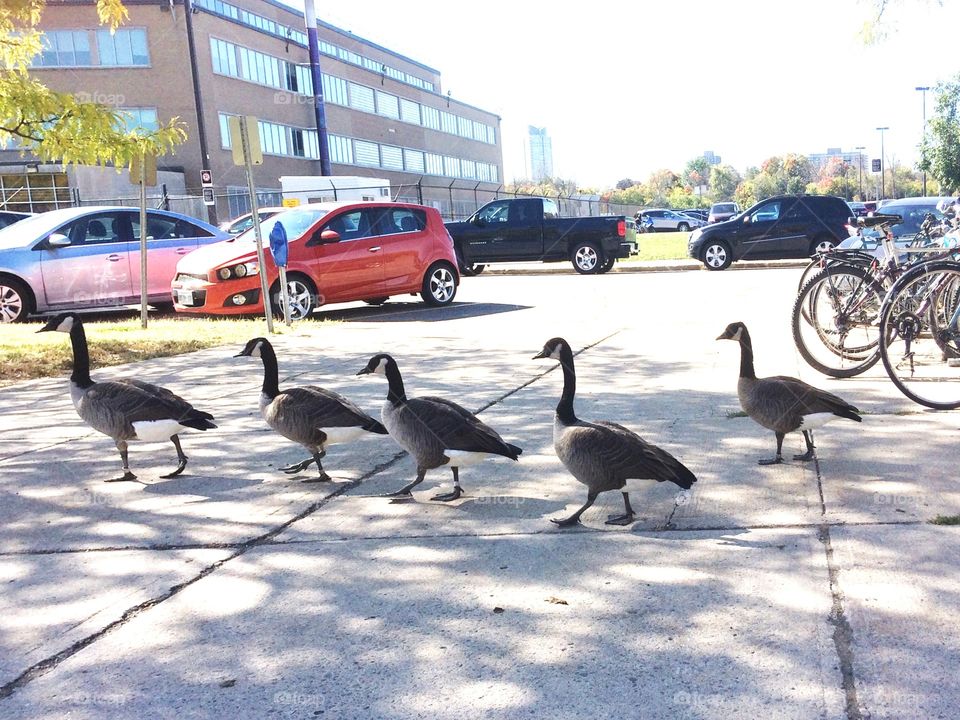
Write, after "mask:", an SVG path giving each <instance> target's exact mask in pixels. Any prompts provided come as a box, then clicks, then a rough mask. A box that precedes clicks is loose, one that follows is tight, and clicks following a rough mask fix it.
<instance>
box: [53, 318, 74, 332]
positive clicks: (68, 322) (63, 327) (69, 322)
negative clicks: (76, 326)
mask: <svg viewBox="0 0 960 720" xmlns="http://www.w3.org/2000/svg"><path fill="white" fill-rule="evenodd" d="M71 330H73V318H72V317H68V318H64V319H63V322H61V323H60V324H59V325H57V332H62V333H68V332H70V331H71Z"/></svg>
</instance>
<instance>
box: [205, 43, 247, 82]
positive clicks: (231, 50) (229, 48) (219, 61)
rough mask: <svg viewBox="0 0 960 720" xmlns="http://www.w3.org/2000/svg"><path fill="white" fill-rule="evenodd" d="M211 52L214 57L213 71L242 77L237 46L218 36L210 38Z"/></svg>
mask: <svg viewBox="0 0 960 720" xmlns="http://www.w3.org/2000/svg"><path fill="white" fill-rule="evenodd" d="M210 54H211V56H212V57H213V71H214V72H215V73H219V74H221V75H229V76H231V77H240V73H239V72H238V71H237V47H236V45H232V44H230V43H228V42H224V41H223V40H218V39H217V38H213V37H212V38H210Z"/></svg>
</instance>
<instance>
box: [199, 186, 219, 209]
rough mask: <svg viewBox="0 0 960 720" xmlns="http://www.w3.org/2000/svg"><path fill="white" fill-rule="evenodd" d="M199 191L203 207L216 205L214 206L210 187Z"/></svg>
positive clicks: (215, 202)
mask: <svg viewBox="0 0 960 720" xmlns="http://www.w3.org/2000/svg"><path fill="white" fill-rule="evenodd" d="M201 191H202V192H203V204H204V205H216V204H217V201H216V198H214V197H213V188H212V187H205V188H201Z"/></svg>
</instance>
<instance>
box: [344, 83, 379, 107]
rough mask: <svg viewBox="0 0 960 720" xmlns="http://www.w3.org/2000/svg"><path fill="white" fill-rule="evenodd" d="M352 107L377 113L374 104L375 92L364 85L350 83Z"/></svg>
mask: <svg viewBox="0 0 960 720" xmlns="http://www.w3.org/2000/svg"><path fill="white" fill-rule="evenodd" d="M349 86H350V107H352V108H355V109H357V110H363V111H364V112H368V113H372V112H374V111H375V108H374V102H373V90H372V89H371V88H368V87H364V86H363V85H357V84H356V83H350V84H349Z"/></svg>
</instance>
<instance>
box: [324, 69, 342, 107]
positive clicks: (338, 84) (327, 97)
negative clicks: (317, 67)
mask: <svg viewBox="0 0 960 720" xmlns="http://www.w3.org/2000/svg"><path fill="white" fill-rule="evenodd" d="M320 81H321V85H322V86H323V101H324V102H328V103H333V104H334V105H343V106H348V105H349V103H348V102H347V81H346V80H343V79H342V78H338V77H333V75H326V74H324V75H321V76H320Z"/></svg>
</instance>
